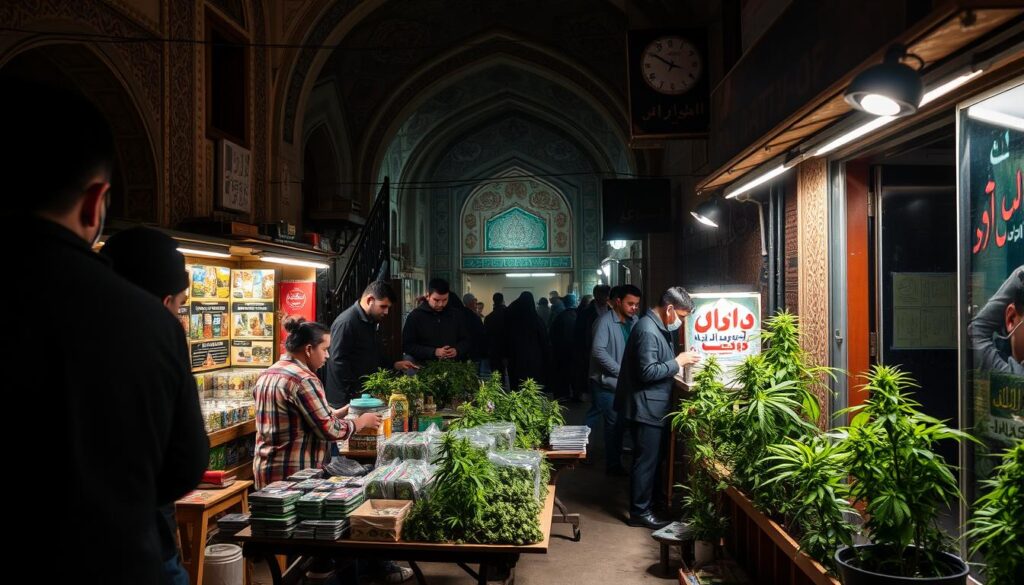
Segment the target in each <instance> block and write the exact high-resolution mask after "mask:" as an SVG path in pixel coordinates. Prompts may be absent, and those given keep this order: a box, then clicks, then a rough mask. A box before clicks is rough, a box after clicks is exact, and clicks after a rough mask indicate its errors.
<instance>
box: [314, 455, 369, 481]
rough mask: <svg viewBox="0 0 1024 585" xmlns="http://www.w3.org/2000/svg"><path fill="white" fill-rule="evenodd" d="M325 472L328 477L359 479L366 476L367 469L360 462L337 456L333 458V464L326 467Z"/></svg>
mask: <svg viewBox="0 0 1024 585" xmlns="http://www.w3.org/2000/svg"><path fill="white" fill-rule="evenodd" d="M324 472H325V473H326V475H327V477H332V476H336V475H343V476H347V477H359V476H361V475H366V468H365V467H363V464H362V463H359V462H358V461H354V460H352V459H349V458H348V457H342V456H340V455H335V456H334V457H331V462H330V463H328V464H327V465H325V466H324Z"/></svg>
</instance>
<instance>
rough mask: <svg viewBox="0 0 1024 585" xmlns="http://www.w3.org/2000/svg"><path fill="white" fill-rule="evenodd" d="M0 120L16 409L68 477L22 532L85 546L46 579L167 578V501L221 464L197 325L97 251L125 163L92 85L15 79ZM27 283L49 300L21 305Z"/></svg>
mask: <svg viewBox="0 0 1024 585" xmlns="http://www.w3.org/2000/svg"><path fill="white" fill-rule="evenodd" d="M0 117H2V118H3V119H2V121H0V127H2V128H3V129H4V139H5V140H6V141H8V143H9V144H10V145H12V146H16V147H15V148H11V149H8V150H7V154H6V155H5V156H4V157H3V158H2V159H0V170H2V173H3V177H4V178H5V180H7V181H8V184H7V185H6V187H7V189H8V193H9V197H8V199H7V204H8V205H9V209H8V211H9V212H10V213H11V215H13V216H14V217H13V220H14V221H11V222H10V225H9V229H10V231H11V232H12V233H9V234H8V237H9V238H10V241H12V242H23V243H24V245H23V246H21V247H19V249H18V250H17V253H16V254H11V255H10V258H8V260H7V262H6V268H7V269H8V270H9V274H10V275H13V276H12V278H14V279H15V280H14V281H12V282H13V283H22V284H23V286H18V285H16V284H12V283H8V286H5V287H3V291H4V292H3V304H4V306H6V307H10V308H13V309H15V310H12V311H10V313H11V315H10V317H9V320H8V321H7V322H6V323H5V325H6V326H7V327H8V328H9V331H11V332H12V336H13V337H12V338H13V339H15V340H16V344H17V345H16V347H17V348H18V349H19V350H20V351H12V352H11V353H10V355H9V356H8V359H9V361H10V362H11V364H12V367H11V368H10V370H9V374H8V377H7V384H8V387H9V388H11V389H18V391H12V392H8V403H7V405H6V406H7V408H8V410H7V412H8V413H9V415H10V416H11V417H20V418H22V419H25V418H26V417H29V418H31V419H32V420H33V421H34V423H35V426H36V427H37V429H38V432H37V433H36V434H35V436H34V437H33V443H32V445H31V449H32V452H36V453H47V454H59V459H58V460H56V461H55V464H56V465H57V467H58V468H59V471H58V472H57V473H56V475H55V476H54V477H55V478H57V477H59V479H58V480H57V481H44V482H36V484H35V485H33V486H32V491H33V498H39V499H38V501H39V502H51V503H55V504H56V505H49V506H41V507H38V508H36V509H35V510H34V512H33V513H32V522H29V523H21V524H20V526H19V529H18V531H19V536H18V537H19V538H24V539H26V540H25V541H26V542H29V541H31V542H51V541H53V538H54V533H55V530H56V531H59V533H60V538H61V539H67V541H68V542H73V543H75V544H74V546H69V547H64V549H63V550H62V551H61V555H60V560H59V562H50V563H47V564H46V567H45V571H46V578H45V580H46V581H48V582H57V583H61V582H68V583H103V584H105V585H111V584H113V585H118V584H125V585H129V584H131V585H137V584H140V583H159V582H161V576H162V571H161V569H162V562H161V560H162V559H161V554H160V550H161V549H160V540H159V535H158V524H157V522H158V515H157V507H158V506H162V505H164V504H168V503H172V502H174V501H175V500H176V499H178V498H180V497H181V496H183V495H185V494H186V493H188V492H189V491H190V490H192V489H193V488H195V486H196V485H197V484H198V483H199V480H200V479H201V478H202V475H203V471H204V470H205V469H206V465H207V463H208V462H209V453H208V448H209V441H208V439H207V436H206V431H205V429H204V425H203V418H202V414H201V412H200V409H199V393H198V391H197V390H196V383H195V378H193V376H192V372H191V371H190V360H189V355H188V344H187V342H186V340H185V332H184V330H183V329H182V325H181V323H180V322H179V321H178V319H177V318H175V317H174V316H172V315H171V314H170V312H169V311H168V310H167V309H166V308H165V307H164V305H163V304H161V301H160V300H159V299H157V298H156V297H155V296H154V295H153V294H151V293H149V292H147V291H145V290H143V289H141V288H139V287H138V286H136V285H134V284H132V283H130V282H128V281H127V280H125V279H124V278H122V277H120V276H119V275H117V274H116V273H115V272H114V271H113V270H112V269H111V267H110V263H109V261H108V260H107V259H106V258H105V257H103V256H101V255H99V254H97V253H96V252H95V251H94V250H93V245H94V244H95V243H96V242H97V241H98V240H99V238H100V236H101V235H102V233H103V224H104V220H105V218H106V210H107V204H108V202H109V198H110V193H109V189H110V181H111V173H112V168H113V161H114V139H113V136H112V134H111V131H110V126H109V124H108V122H107V121H106V119H105V118H104V117H103V115H102V114H100V113H99V111H98V110H97V109H96V108H95V107H94V106H93V105H92V104H91V103H90V102H88V101H87V100H86V99H85V98H83V97H82V96H81V95H80V94H76V93H70V92H66V91H64V90H58V89H54V88H50V87H46V86H42V85H39V84H34V83H30V82H25V81H20V82H19V81H16V80H12V79H6V80H4V81H2V82H0ZM26 288H30V289H31V290H30V295H31V306H32V307H37V308H39V310H25V307H26V298H27V297H26V290H25V289H26ZM18 307H21V308H22V309H21V310H17V308H18ZM47 311H50V312H53V311H57V313H59V316H60V318H51V317H49V316H47V315H46V314H45V313H46V312H47ZM55 314H56V313H55ZM72 511H73V512H72Z"/></svg>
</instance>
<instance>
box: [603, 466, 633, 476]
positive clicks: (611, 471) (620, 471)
mask: <svg viewBox="0 0 1024 585" xmlns="http://www.w3.org/2000/svg"><path fill="white" fill-rule="evenodd" d="M604 474H605V475H607V476H610V477H629V471H628V470H627V469H626V468H625V467H623V466H621V465H618V466H615V467H609V468H608V469H605V470H604Z"/></svg>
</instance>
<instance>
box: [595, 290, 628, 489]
mask: <svg viewBox="0 0 1024 585" xmlns="http://www.w3.org/2000/svg"><path fill="white" fill-rule="evenodd" d="M611 299H612V310H611V311H607V312H606V313H605V314H604V315H602V316H601V317H599V318H598V319H597V321H595V322H594V331H593V334H594V337H593V344H592V346H591V348H590V400H591V402H590V410H589V411H588V412H587V426H588V427H590V428H591V429H594V428H595V427H596V426H597V423H598V421H599V420H602V419H603V420H604V456H605V473H607V474H608V475H617V476H625V475H627V472H626V469H625V468H624V467H622V432H623V428H624V425H623V421H622V418H621V417H619V416H618V415H616V413H615V409H614V408H613V403H614V402H615V385H616V384H618V381H619V364H621V363H622V352H623V351H624V350H625V349H626V339H627V338H629V333H630V331H631V330H632V329H633V325H634V324H636V314H637V312H638V311H639V310H640V289H639V288H637V287H635V286H633V285H631V284H627V285H623V286H617V287H615V288H614V289H612V295H611Z"/></svg>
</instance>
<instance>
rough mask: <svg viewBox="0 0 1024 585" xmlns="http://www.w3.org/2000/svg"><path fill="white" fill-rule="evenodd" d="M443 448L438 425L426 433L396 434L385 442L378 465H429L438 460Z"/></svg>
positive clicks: (379, 453) (379, 454)
mask: <svg viewBox="0 0 1024 585" xmlns="http://www.w3.org/2000/svg"><path fill="white" fill-rule="evenodd" d="M440 447H441V431H439V430H437V426H436V425H430V428H428V429H427V430H426V431H423V432H422V433H419V432H409V433H395V434H394V435H392V436H391V438H389V439H388V440H387V441H385V442H384V443H383V444H382V446H381V449H380V451H379V452H378V453H377V465H378V466H381V465H387V464H388V463H391V462H394V461H424V462H427V463H431V462H433V461H434V460H435V459H437V455H438V452H439V451H440Z"/></svg>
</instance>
